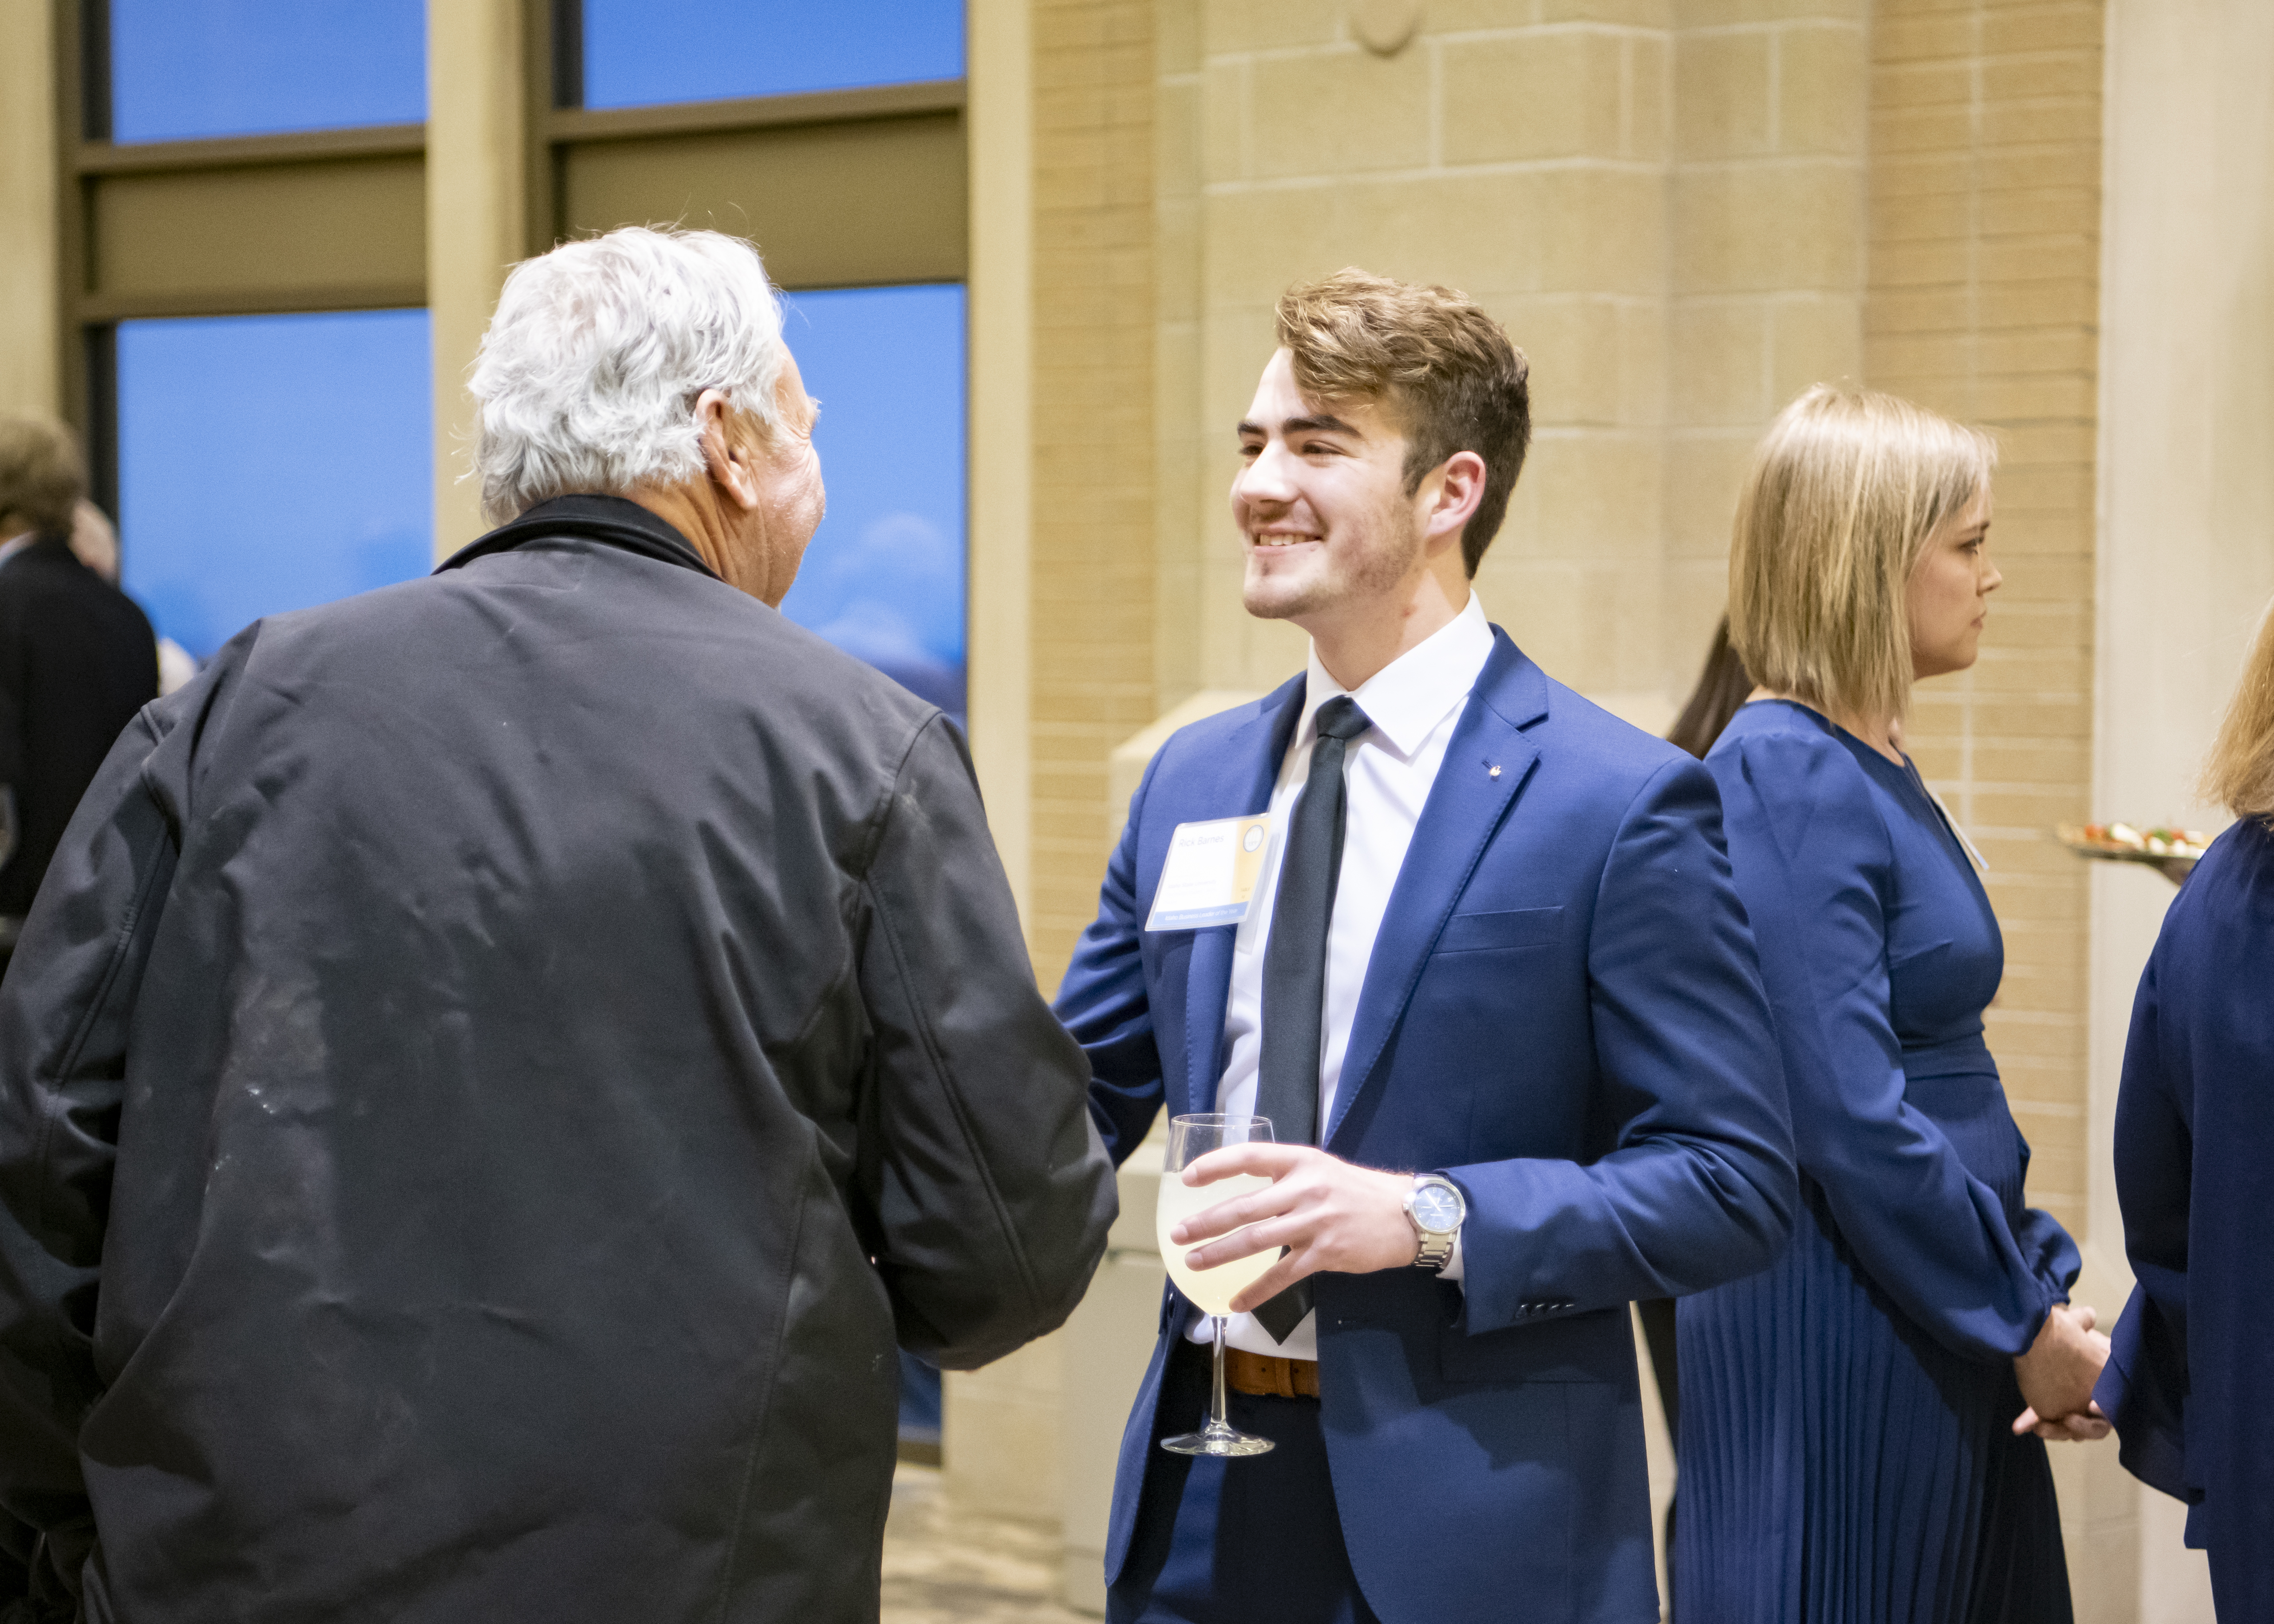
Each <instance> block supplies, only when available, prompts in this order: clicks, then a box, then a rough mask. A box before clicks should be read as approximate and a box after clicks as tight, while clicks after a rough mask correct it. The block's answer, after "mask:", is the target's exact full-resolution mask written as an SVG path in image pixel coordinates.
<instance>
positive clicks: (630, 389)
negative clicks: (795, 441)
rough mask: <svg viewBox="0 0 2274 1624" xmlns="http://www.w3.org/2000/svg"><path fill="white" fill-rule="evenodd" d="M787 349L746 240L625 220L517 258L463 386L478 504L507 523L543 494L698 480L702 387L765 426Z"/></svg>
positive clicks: (617, 491) (774, 303)
mask: <svg viewBox="0 0 2274 1624" xmlns="http://www.w3.org/2000/svg"><path fill="white" fill-rule="evenodd" d="M786 354H787V350H785V349H784V348H783V345H782V333H781V305H780V302H779V299H778V297H776V295H775V293H774V290H773V288H772V284H771V283H769V282H767V280H766V269H765V266H764V264H763V263H762V262H761V261H760V260H759V259H758V251H757V249H755V248H753V247H751V246H750V244H748V243H746V242H743V241H742V239H741V238H739V237H727V236H724V235H722V234H720V233H719V232H717V231H678V230H669V229H662V230H659V229H651V228H649V227H646V226H627V227H625V228H623V229H621V230H618V231H611V232H609V233H608V234H607V235H606V236H605V237H592V238H591V239H589V240H587V241H584V242H578V243H564V244H561V246H560V247H558V248H555V249H554V250H553V252H550V253H547V254H542V255H539V256H538V258H536V259H525V260H523V262H522V263H521V264H519V265H517V266H516V267H514V269H513V274H511V275H509V276H508V277H507V278H506V281H505V290H504V292H503V293H501V295H500V296H499V297H498V307H497V314H496V315H494V316H493V317H492V318H491V319H490V325H489V331H488V332H486V333H485V334H484V335H482V348H481V353H480V355H479V356H478V357H477V358H476V360H475V362H474V372H473V377H472V379H471V382H470V384H469V387H470V388H471V391H472V393H473V396H474V399H475V401H476V402H478V404H479V406H480V408H481V434H480V439H479V440H478V443H477V445H476V446H475V448H474V471H475V473H476V474H477V475H478V477H480V479H481V485H482V511H483V512H484V513H485V514H486V515H488V516H489V519H490V521H491V523H498V524H502V523H505V522H507V521H508V520H509V519H512V518H513V517H514V516H516V515H518V514H520V513H521V512H523V510H524V509H526V508H530V507H531V506H533V505H534V504H536V503H538V502H541V501H544V500H547V499H548V498H551V497H555V496H568V495H573V494H580V493H595V494H600V495H621V494H623V493H624V492H629V491H632V490H636V489H637V488H639V487H641V486H643V485H676V484H680V483H681V482H683V481H687V480H691V479H694V478H697V477H699V476H700V475H701V474H702V472H703V450H702V441H701V434H700V429H699V426H698V424H697V417H696V415H695V402H696V399H697V396H698V395H701V394H702V392H703V391H704V390H705V389H718V390H719V391H721V392H723V393H724V394H725V395H726V396H727V400H728V401H729V402H731V403H732V404H733V405H734V407H735V408H736V410H740V411H741V412H742V413H744V414H745V415H746V416H748V417H750V418H751V419H753V420H755V421H756V423H757V425H758V427H759V429H760V431H761V432H764V433H766V434H769V435H770V434H772V432H773V430H774V426H775V423H776V420H777V418H778V417H779V411H778V410H777V408H776V405H775V402H774V388H775V385H776V383H777V381H778V380H779V378H780V376H781V370H782V360H783V357H784V356H785V355H786Z"/></svg>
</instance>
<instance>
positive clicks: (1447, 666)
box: [1295, 592, 1493, 760]
mask: <svg viewBox="0 0 2274 1624" xmlns="http://www.w3.org/2000/svg"><path fill="white" fill-rule="evenodd" d="M1492 650H1493V631H1492V622H1491V621H1489V620H1486V619H1485V606H1484V605H1483V604H1482V603H1480V601H1478V598H1477V595H1476V594H1475V593H1474V592H1471V593H1470V594H1469V602H1468V606H1467V607H1466V608H1465V609H1463V610H1462V611H1461V613H1458V614H1457V615H1455V616H1454V617H1453V618H1452V619H1451V620H1449V621H1447V622H1446V623H1445V624H1444V625H1442V626H1441V627H1439V628H1437V629H1436V630H1435V631H1434V632H1432V633H1430V634H1429V635H1428V636H1427V637H1426V638H1424V639H1423V640H1422V641H1421V642H1419V643H1416V644H1415V645H1414V646H1413V647H1412V648H1410V649H1408V650H1405V652H1404V653H1403V654H1401V655H1399V656H1398V657H1397V658H1396V659H1394V660H1392V661H1390V662H1389V664H1388V665H1384V666H1383V667H1382V669H1381V670H1380V671H1377V672H1375V673H1374V675H1373V676H1372V677H1370V678H1368V679H1367V680H1366V681H1364V682H1362V683H1360V684H1359V687H1358V688H1356V689H1355V690H1352V689H1348V688H1344V687H1343V685H1342V684H1341V683H1339V682H1337V681H1336V680H1334V678H1333V677H1332V676H1330V675H1329V674H1328V672H1327V668H1326V667H1325V666H1324V665H1321V664H1320V662H1319V650H1318V649H1317V647H1316V646H1315V645H1314V647H1313V648H1312V650H1311V667H1310V671H1309V673H1308V680H1307V682H1306V688H1305V691H1304V695H1303V719H1302V722H1301V724H1300V725H1299V727H1298V728H1297V730H1296V734H1295V741H1296V743H1297V744H1298V745H1305V744H1308V743H1310V742H1311V741H1313V740H1314V739H1315V738H1316V737H1317V728H1316V726H1315V725H1314V718H1316V717H1317V715H1318V711H1319V707H1320V706H1321V705H1322V704H1324V703H1327V701H1329V699H1332V698H1333V697H1334V696H1335V695H1337V694H1344V693H1347V694H1349V695H1350V696H1351V697H1352V699H1354V700H1356V701H1357V702H1358V708H1359V710H1361V711H1365V712H1366V716H1367V720H1368V721H1369V722H1372V723H1373V724H1374V727H1373V730H1372V731H1373V733H1379V734H1381V735H1382V738H1383V739H1385V740H1386V741H1388V742H1389V747H1390V748H1391V749H1393V750H1395V751H1396V752H1397V756H1398V757H1399V758H1400V759H1401V760H1411V759H1412V755H1413V752H1414V751H1416V750H1418V749H1419V748H1421V741H1423V740H1425V739H1427V737H1428V736H1429V734H1430V732H1431V730H1433V729H1434V727H1435V726H1437V724H1438V723H1440V722H1442V721H1443V720H1444V719H1445V714H1446V712H1448V711H1451V710H1453V709H1455V708H1456V707H1457V706H1458V705H1459V704H1460V703H1462V702H1463V701H1464V700H1465V699H1467V698H1468V696H1469V690H1470V689H1472V688H1474V687H1476V685H1477V673H1479V672H1481V671H1482V670H1483V669H1484V668H1485V661H1486V660H1487V659H1488V658H1491V656H1492ZM1366 736H1371V734H1369V735H1366Z"/></svg>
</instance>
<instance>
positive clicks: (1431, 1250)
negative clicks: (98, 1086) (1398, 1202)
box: [1405, 1173, 1469, 1274]
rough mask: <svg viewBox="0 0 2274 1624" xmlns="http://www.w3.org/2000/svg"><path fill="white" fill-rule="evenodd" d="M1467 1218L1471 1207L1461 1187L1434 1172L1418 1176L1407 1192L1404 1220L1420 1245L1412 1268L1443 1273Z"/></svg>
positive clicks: (1416, 1175) (1417, 1174) (1432, 1272)
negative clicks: (1462, 1194) (1411, 1228)
mask: <svg viewBox="0 0 2274 1624" xmlns="http://www.w3.org/2000/svg"><path fill="white" fill-rule="evenodd" d="M1468 1215H1469V1204H1468V1202H1467V1201H1466V1200H1465V1199H1462V1196H1461V1187H1460V1186H1459V1185H1458V1184H1455V1183H1454V1182H1453V1181H1452V1180H1451V1179H1449V1178H1445V1177H1441V1176H1440V1175H1438V1174H1435V1173H1416V1174H1415V1175H1414V1176H1413V1188H1412V1189H1411V1190H1409V1191H1407V1192H1405V1217H1406V1220H1407V1222H1410V1223H1412V1226H1413V1233H1414V1234H1415V1235H1416V1236H1418V1237H1419V1238H1420V1242H1421V1249H1420V1251H1419V1252H1416V1253H1415V1254H1414V1257H1413V1267H1415V1268H1418V1269H1427V1270H1428V1271H1429V1272H1430V1273H1431V1274H1438V1273H1440V1272H1442V1270H1443V1268H1444V1267H1445V1265H1446V1264H1447V1263H1448V1262H1449V1261H1450V1260H1451V1259H1452V1256H1453V1246H1454V1244H1455V1243H1456V1242H1457V1241H1458V1240H1459V1239H1460V1238H1461V1221H1462V1220H1463V1219H1465V1218H1466V1217H1467V1216H1468Z"/></svg>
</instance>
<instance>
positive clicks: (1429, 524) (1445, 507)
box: [1424, 451, 1485, 541]
mask: <svg viewBox="0 0 2274 1624" xmlns="http://www.w3.org/2000/svg"><path fill="white" fill-rule="evenodd" d="M1429 484H1431V485H1434V489H1435V492H1436V493H1435V495H1434V497H1433V498H1432V499H1431V500H1430V503H1429V512H1428V516H1427V521H1426V525H1425V531H1424V533H1425V534H1426V535H1427V538H1428V539H1430V540H1431V541H1435V540H1436V539H1438V538H1440V537H1444V536H1450V537H1454V538H1458V537H1459V535H1460V533H1461V531H1462V530H1463V529H1464V527H1465V526H1466V525H1467V523H1468V522H1469V521H1470V520H1471V519H1472V518H1474V517H1476V513H1477V507H1478V504H1479V503H1480V502H1482V501H1483V500H1484V499H1485V460H1484V458H1482V457H1480V456H1479V455H1477V454H1476V453H1475V452H1473V451H1456V452H1455V453H1453V455H1450V456H1449V457H1447V458H1446V459H1445V460H1444V462H1442V463H1440V464H1439V465H1438V468H1437V470H1436V472H1435V473H1434V475H1433V476H1432V477H1431V479H1430V481H1429Z"/></svg>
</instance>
